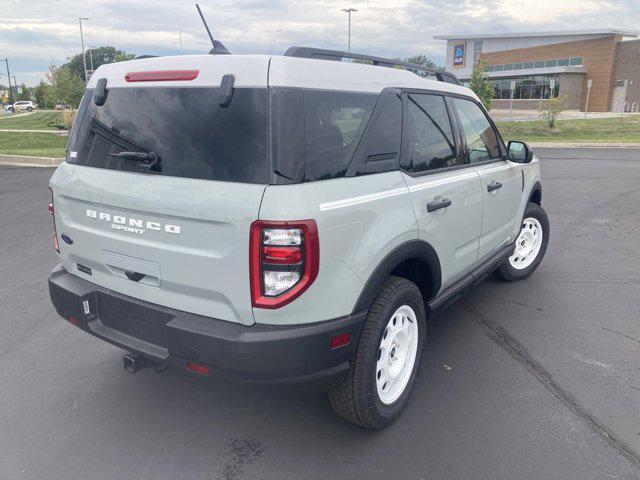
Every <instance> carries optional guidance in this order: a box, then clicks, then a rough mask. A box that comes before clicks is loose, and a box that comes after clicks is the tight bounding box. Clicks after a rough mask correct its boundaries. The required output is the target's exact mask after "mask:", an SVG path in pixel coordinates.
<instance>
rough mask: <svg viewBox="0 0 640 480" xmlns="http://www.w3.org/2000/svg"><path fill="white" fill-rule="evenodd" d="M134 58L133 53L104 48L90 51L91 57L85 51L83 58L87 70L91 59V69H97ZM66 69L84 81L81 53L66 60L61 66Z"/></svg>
mask: <svg viewBox="0 0 640 480" xmlns="http://www.w3.org/2000/svg"><path fill="white" fill-rule="evenodd" d="M134 57H135V54H133V53H126V52H123V51H122V50H118V49H116V48H114V47H109V46H104V47H98V48H92V49H91V55H89V51H88V50H87V51H85V58H86V60H87V69H90V68H91V59H92V58H93V68H94V69H97V68H98V67H99V66H100V65H104V64H105V63H114V62H123V61H125V60H131V59H133V58H134ZM62 66H63V67H65V66H66V67H68V68H69V70H70V71H71V73H73V74H75V75H78V76H79V77H80V78H82V79H83V80H84V65H83V64H82V53H79V54H77V55H74V56H73V57H69V58H67V63H65V64H64V65H62Z"/></svg>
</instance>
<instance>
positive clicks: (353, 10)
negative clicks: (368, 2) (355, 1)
mask: <svg viewBox="0 0 640 480" xmlns="http://www.w3.org/2000/svg"><path fill="white" fill-rule="evenodd" d="M342 11H343V12H346V13H347V14H348V15H349V36H348V40H347V52H349V53H351V12H357V11H358V10H356V9H355V8H343V9H342Z"/></svg>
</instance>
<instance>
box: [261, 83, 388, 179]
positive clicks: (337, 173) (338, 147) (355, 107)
mask: <svg viewBox="0 0 640 480" xmlns="http://www.w3.org/2000/svg"><path fill="white" fill-rule="evenodd" d="M377 99H378V95H376V94H368V93H352V92H331V91H323V90H305V89H288V88H276V89H274V91H273V97H272V117H273V122H274V123H273V127H274V142H273V143H274V170H275V171H276V172H277V173H278V174H280V175H282V176H284V177H286V178H288V179H290V180H292V181H296V182H301V181H316V180H327V179H331V178H338V177H342V176H344V174H345V173H346V171H347V168H348V167H349V164H350V162H351V158H352V157H353V154H354V152H355V149H356V147H357V146H358V143H359V142H360V139H361V138H362V133H363V132H364V129H365V127H366V125H367V123H368V121H369V118H370V117H371V112H372V110H373V107H374V106H375V104H376V101H377Z"/></svg>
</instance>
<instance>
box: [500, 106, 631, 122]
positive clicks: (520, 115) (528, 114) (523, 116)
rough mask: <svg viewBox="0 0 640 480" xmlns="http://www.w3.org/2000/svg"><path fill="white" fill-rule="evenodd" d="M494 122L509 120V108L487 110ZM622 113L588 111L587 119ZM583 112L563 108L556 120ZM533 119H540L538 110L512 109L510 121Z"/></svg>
mask: <svg viewBox="0 0 640 480" xmlns="http://www.w3.org/2000/svg"><path fill="white" fill-rule="evenodd" d="M489 115H491V118H492V119H493V121H494V122H508V121H509V109H505V108H500V109H497V108H494V109H492V110H491V111H490V112H489ZM629 115H638V114H637V113H625V114H624V116H625V117H627V116H629ZM621 116H622V114H620V113H615V112H589V113H587V118H586V119H587V120H589V119H593V118H618V117H621ZM584 119H585V118H584V112H581V111H579V110H565V111H563V112H560V114H559V115H558V120H584ZM533 120H540V112H538V110H516V109H514V110H513V116H512V117H511V121H513V122H530V121H533Z"/></svg>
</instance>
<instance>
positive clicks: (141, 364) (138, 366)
mask: <svg viewBox="0 0 640 480" xmlns="http://www.w3.org/2000/svg"><path fill="white" fill-rule="evenodd" d="M122 362H123V364H124V369H125V370H126V371H127V372H129V373H137V372H138V371H140V370H142V369H143V368H149V367H155V371H156V372H157V373H160V372H163V371H164V370H165V369H166V367H164V366H163V365H158V364H157V363H155V362H152V361H151V360H148V359H146V358H144V357H141V356H140V355H136V354H135V353H127V354H126V355H125V356H124V357H122Z"/></svg>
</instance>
